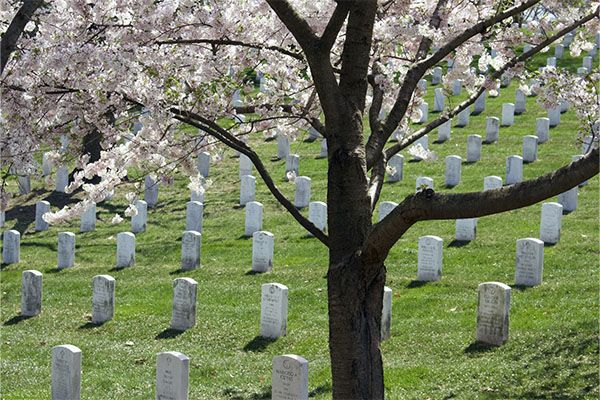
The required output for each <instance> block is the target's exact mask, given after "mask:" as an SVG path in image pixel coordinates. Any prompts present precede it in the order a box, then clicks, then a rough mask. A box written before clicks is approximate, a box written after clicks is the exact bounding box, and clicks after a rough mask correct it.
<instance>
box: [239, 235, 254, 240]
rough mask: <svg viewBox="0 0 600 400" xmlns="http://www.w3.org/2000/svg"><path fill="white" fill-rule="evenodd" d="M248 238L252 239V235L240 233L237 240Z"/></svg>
mask: <svg viewBox="0 0 600 400" xmlns="http://www.w3.org/2000/svg"><path fill="white" fill-rule="evenodd" d="M248 239H252V236H246V235H240V236H238V238H237V240H248Z"/></svg>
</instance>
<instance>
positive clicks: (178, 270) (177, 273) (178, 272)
mask: <svg viewBox="0 0 600 400" xmlns="http://www.w3.org/2000/svg"><path fill="white" fill-rule="evenodd" d="M189 271H190V270H189V269H182V268H178V269H176V270H175V271H171V272H169V275H179V274H183V273H184V272H189Z"/></svg>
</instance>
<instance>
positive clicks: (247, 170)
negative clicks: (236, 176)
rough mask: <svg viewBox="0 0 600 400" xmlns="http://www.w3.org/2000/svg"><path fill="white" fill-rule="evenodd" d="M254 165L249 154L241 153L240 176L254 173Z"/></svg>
mask: <svg viewBox="0 0 600 400" xmlns="http://www.w3.org/2000/svg"><path fill="white" fill-rule="evenodd" d="M253 167H254V165H253V164H252V160H250V158H249V157H248V156H247V155H245V154H240V178H241V177H242V176H244V175H252V169H253Z"/></svg>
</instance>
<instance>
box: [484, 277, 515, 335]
mask: <svg viewBox="0 0 600 400" xmlns="http://www.w3.org/2000/svg"><path fill="white" fill-rule="evenodd" d="M477 295H478V296H477V341H478V342H480V343H486V344H490V345H494V346H500V345H502V344H503V343H504V342H506V341H507V340H508V322H509V311H510V286H508V285H506V284H504V283H500V282H485V283H480V284H479V286H478V287H477Z"/></svg>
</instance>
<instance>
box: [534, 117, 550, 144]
mask: <svg viewBox="0 0 600 400" xmlns="http://www.w3.org/2000/svg"><path fill="white" fill-rule="evenodd" d="M549 132H550V120H549V119H548V118H546V117H543V118H536V119H535V135H536V136H537V138H538V144H539V143H546V142H547V141H548V139H550V137H549Z"/></svg>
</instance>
